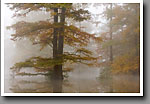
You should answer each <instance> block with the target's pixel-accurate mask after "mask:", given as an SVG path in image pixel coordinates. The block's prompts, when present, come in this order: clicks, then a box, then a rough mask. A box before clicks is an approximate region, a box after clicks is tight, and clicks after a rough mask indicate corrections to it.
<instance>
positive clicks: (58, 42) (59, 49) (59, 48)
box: [53, 8, 65, 93]
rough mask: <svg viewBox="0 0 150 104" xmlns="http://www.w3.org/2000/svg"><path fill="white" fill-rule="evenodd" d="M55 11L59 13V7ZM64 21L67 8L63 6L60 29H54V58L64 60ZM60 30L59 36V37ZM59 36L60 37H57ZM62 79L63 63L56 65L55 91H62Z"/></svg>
mask: <svg viewBox="0 0 150 104" xmlns="http://www.w3.org/2000/svg"><path fill="white" fill-rule="evenodd" d="M54 12H55V13H58V9H57V10H56V9H54ZM64 22H65V8H62V13H61V16H60V24H61V28H60V29H57V28H56V29H54V37H53V38H54V39H53V58H54V59H59V60H61V61H63V59H62V54H63V45H64ZM54 23H58V15H55V16H54ZM58 31H59V37H58ZM57 38H58V39H57ZM62 80H63V72H62V65H55V66H54V70H53V92H54V93H60V92H62Z"/></svg>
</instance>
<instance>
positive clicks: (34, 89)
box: [5, 65, 140, 93]
mask: <svg viewBox="0 0 150 104" xmlns="http://www.w3.org/2000/svg"><path fill="white" fill-rule="evenodd" d="M67 76H68V77H67V78H65V79H64V80H63V84H62V88H63V90H62V92H63V93H107V92H122V93H124V92H127V93H134V92H139V89H140V87H139V85H140V83H139V76H137V75H117V76H113V77H112V78H111V79H110V78H103V79H101V78H100V77H99V76H100V68H89V67H86V66H82V65H81V66H76V68H75V69H74V70H73V71H71V72H68V73H67ZM5 92H8V93H52V92H53V88H52V83H51V80H50V76H45V75H32V76H12V75H7V77H5Z"/></svg>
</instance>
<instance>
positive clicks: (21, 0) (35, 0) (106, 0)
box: [1, 0, 143, 96]
mask: <svg viewBox="0 0 150 104" xmlns="http://www.w3.org/2000/svg"><path fill="white" fill-rule="evenodd" d="M4 3H140V93H5V92H4ZM1 13H2V14H1V96H143V0H86V1H85V0H2V1H1Z"/></svg>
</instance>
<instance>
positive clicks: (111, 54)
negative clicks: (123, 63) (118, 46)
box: [110, 3, 113, 63]
mask: <svg viewBox="0 0 150 104" xmlns="http://www.w3.org/2000/svg"><path fill="white" fill-rule="evenodd" d="M110 9H111V17H110V41H112V23H111V22H112V3H111V4H110ZM110 62H111V63H112V62H113V47H112V45H110Z"/></svg>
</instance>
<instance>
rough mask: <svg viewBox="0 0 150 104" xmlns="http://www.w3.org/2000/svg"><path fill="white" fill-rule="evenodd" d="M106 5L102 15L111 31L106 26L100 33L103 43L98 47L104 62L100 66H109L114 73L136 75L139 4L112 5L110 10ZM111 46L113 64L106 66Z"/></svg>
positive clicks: (137, 70) (137, 64)
mask: <svg viewBox="0 0 150 104" xmlns="http://www.w3.org/2000/svg"><path fill="white" fill-rule="evenodd" d="M108 5H109V4H105V11H104V14H103V15H104V17H105V18H106V19H107V18H108V20H107V22H106V23H107V24H109V23H110V24H111V26H112V29H110V27H109V26H107V24H106V25H104V27H105V31H104V32H103V33H101V37H102V38H103V43H102V44H100V45H98V46H99V47H101V48H100V49H101V50H100V49H99V52H100V54H102V56H103V59H104V60H105V61H104V62H102V64H103V65H105V67H107V66H109V67H110V68H111V70H112V72H114V73H137V72H139V52H140V51H139V44H140V42H139V38H140V24H139V23H140V13H139V4H113V6H112V8H111V6H108ZM110 20H111V21H110ZM133 20H134V21H133ZM109 30H112V34H113V38H112V40H109V34H110V33H111V31H109ZM112 45H113V50H112V53H113V63H112V64H111V65H108V64H107V63H108V62H109V61H108V55H109V53H108V50H109V49H108V47H111V46H112ZM110 56H111V55H110ZM102 64H101V65H102Z"/></svg>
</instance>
